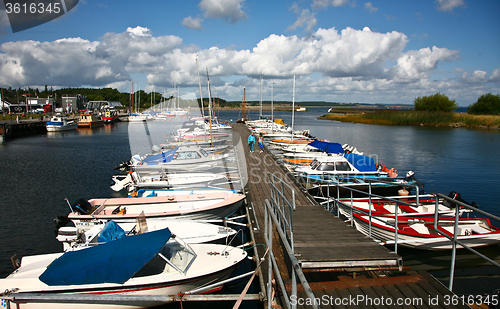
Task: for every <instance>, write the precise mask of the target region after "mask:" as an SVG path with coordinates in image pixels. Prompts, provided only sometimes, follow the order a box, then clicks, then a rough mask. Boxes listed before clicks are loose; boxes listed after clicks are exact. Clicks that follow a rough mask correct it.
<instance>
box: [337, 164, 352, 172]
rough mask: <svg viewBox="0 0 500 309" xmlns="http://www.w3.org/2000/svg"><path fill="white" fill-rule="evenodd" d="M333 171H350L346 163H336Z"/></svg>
mask: <svg viewBox="0 0 500 309" xmlns="http://www.w3.org/2000/svg"><path fill="white" fill-rule="evenodd" d="M335 169H336V170H337V171H348V172H350V171H351V170H352V169H351V167H350V166H349V163H347V162H336V163H335Z"/></svg>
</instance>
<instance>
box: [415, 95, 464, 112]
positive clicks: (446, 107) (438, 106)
mask: <svg viewBox="0 0 500 309" xmlns="http://www.w3.org/2000/svg"><path fill="white" fill-rule="evenodd" d="M413 104H414V105H415V110H416V111H430V112H448V113H449V112H453V110H454V109H456V108H457V107H458V104H457V103H455V100H450V99H449V98H448V96H447V95H445V94H441V93H439V92H438V93H436V94H433V95H431V96H428V97H417V98H416V99H415V100H414V101H413Z"/></svg>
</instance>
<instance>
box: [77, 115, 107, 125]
mask: <svg viewBox="0 0 500 309" xmlns="http://www.w3.org/2000/svg"><path fill="white" fill-rule="evenodd" d="M102 125H104V120H102V118H101V117H99V116H97V114H95V113H84V114H80V120H79V121H78V127H79V128H94V127H99V126H102Z"/></svg>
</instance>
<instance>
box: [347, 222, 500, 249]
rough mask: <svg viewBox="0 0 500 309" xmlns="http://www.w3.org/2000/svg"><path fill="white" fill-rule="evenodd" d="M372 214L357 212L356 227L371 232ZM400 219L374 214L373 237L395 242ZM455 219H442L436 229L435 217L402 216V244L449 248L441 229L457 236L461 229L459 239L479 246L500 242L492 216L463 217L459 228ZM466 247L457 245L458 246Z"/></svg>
mask: <svg viewBox="0 0 500 309" xmlns="http://www.w3.org/2000/svg"><path fill="white" fill-rule="evenodd" d="M369 218H370V217H369V216H368V215H362V214H354V224H355V226H356V229H357V230H358V231H360V232H361V233H363V234H365V235H367V236H368V235H370V219H369ZM395 223H396V220H395V218H394V217H391V216H372V217H371V235H370V236H371V237H372V238H373V239H375V240H378V241H381V242H382V244H393V243H394V240H395V231H396V229H395V228H394V226H393V225H394V224H395ZM454 225H455V218H440V219H438V224H437V229H435V228H434V218H421V217H402V218H398V222H397V226H398V245H401V246H405V247H410V248H416V249H424V250H449V249H451V248H452V246H453V244H452V241H450V240H449V239H448V238H446V237H445V236H443V235H441V234H439V233H438V232H437V230H439V231H441V232H442V233H444V234H446V235H448V236H449V237H451V238H453V236H454V233H455V231H456V232H457V240H458V241H460V242H462V243H463V244H465V245H467V246H469V247H471V248H475V247H484V246H490V245H494V244H498V243H500V229H498V228H497V227H494V226H493V225H491V223H490V221H489V219H482V218H478V219H475V218H459V220H458V228H457V229H456V230H455V226H454ZM459 248H462V246H460V245H457V249H459Z"/></svg>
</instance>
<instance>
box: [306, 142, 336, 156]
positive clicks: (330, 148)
mask: <svg viewBox="0 0 500 309" xmlns="http://www.w3.org/2000/svg"><path fill="white" fill-rule="evenodd" d="M308 145H309V146H313V147H315V148H318V149H320V150H322V151H324V152H326V153H344V148H342V145H340V144H339V143H329V142H323V141H318V140H315V141H314V142H311V143H309V144H308Z"/></svg>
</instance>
